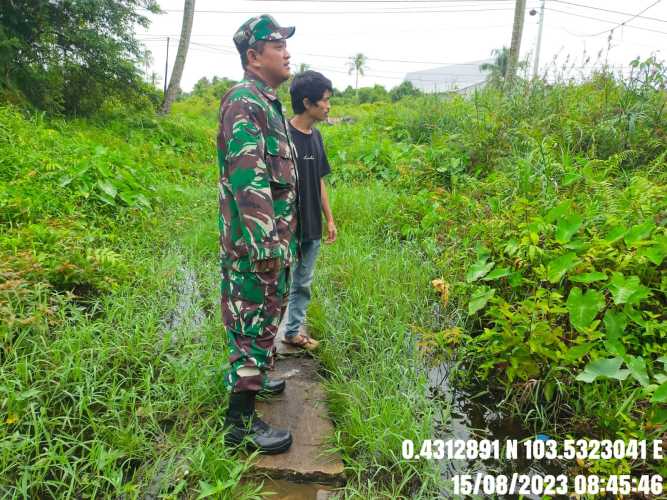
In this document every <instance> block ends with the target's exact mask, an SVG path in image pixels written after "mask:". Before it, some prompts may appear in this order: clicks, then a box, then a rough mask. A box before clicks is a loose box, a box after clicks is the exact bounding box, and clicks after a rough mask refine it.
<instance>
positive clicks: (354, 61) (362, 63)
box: [347, 52, 368, 89]
mask: <svg viewBox="0 0 667 500" xmlns="http://www.w3.org/2000/svg"><path fill="white" fill-rule="evenodd" d="M367 64H368V58H367V57H366V56H365V55H363V54H362V53H361V52H359V53H358V54H357V55H356V56H353V57H350V60H349V61H348V63H347V67H348V72H347V74H348V75H351V74H352V72H353V71H354V73H355V80H354V88H355V89H358V88H359V75H361V76H364V71H365V70H366V65H367Z"/></svg>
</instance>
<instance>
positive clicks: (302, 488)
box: [243, 479, 334, 500]
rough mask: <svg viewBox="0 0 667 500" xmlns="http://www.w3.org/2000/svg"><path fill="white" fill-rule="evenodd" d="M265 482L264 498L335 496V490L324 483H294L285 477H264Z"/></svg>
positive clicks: (311, 499)
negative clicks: (284, 478)
mask: <svg viewBox="0 0 667 500" xmlns="http://www.w3.org/2000/svg"><path fill="white" fill-rule="evenodd" d="M243 482H245V481H243ZM248 482H250V481H248ZM263 482H264V487H263V488H262V491H261V492H260V494H261V495H262V498H270V499H272V500H326V499H333V498H334V496H333V495H334V492H333V490H331V489H329V487H328V486H325V485H322V484H316V483H293V482H290V481H285V480H283V479H263Z"/></svg>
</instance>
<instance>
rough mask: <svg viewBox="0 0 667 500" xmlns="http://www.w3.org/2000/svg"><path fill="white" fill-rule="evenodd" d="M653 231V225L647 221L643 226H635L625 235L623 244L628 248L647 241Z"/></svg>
mask: <svg viewBox="0 0 667 500" xmlns="http://www.w3.org/2000/svg"><path fill="white" fill-rule="evenodd" d="M654 229H655V224H654V223H653V222H651V221H650V220H647V221H646V222H644V223H643V224H637V225H635V226H632V227H631V228H630V229H629V231H628V232H627V233H626V234H625V237H624V238H623V240H624V241H625V244H626V245H627V246H629V247H632V246H635V245H636V244H637V243H639V242H640V241H643V240H646V239H648V237H649V236H651V233H652V232H653V230H654Z"/></svg>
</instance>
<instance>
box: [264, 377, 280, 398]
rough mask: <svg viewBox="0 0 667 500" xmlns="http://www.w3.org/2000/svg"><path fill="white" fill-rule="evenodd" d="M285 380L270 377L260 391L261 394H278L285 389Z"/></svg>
mask: <svg viewBox="0 0 667 500" xmlns="http://www.w3.org/2000/svg"><path fill="white" fill-rule="evenodd" d="M285 385H286V384H285V381H284V380H283V379H280V378H278V379H276V380H271V379H269V380H268V381H267V382H266V384H265V385H264V387H262V390H261V391H259V395H260V396H276V395H278V394H282V393H283V392H284V391H285Z"/></svg>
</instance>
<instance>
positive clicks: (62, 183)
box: [58, 175, 74, 187]
mask: <svg viewBox="0 0 667 500" xmlns="http://www.w3.org/2000/svg"><path fill="white" fill-rule="evenodd" d="M73 180H74V177H72V176H71V175H63V176H62V177H61V178H60V181H58V185H59V186H60V187H65V186H67V185H69V184H70V183H71V182H72V181H73Z"/></svg>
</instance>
